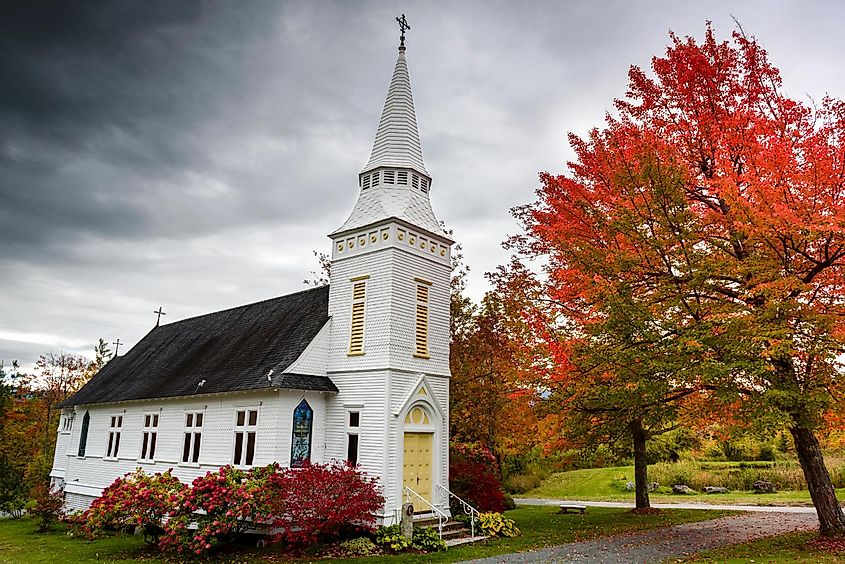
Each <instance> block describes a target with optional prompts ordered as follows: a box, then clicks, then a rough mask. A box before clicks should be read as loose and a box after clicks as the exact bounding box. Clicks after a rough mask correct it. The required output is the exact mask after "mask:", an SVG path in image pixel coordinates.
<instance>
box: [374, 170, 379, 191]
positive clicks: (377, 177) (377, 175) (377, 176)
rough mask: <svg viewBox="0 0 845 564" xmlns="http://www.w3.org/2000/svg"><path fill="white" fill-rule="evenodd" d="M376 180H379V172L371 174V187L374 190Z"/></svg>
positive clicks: (376, 184) (376, 183)
mask: <svg viewBox="0 0 845 564" xmlns="http://www.w3.org/2000/svg"><path fill="white" fill-rule="evenodd" d="M378 179H379V172H378V171H376V172H374V173H373V187H374V188H375V187H376V186H378Z"/></svg>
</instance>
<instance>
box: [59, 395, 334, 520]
mask: <svg viewBox="0 0 845 564" xmlns="http://www.w3.org/2000/svg"><path fill="white" fill-rule="evenodd" d="M328 395H332V394H325V393H321V392H302V391H294V390H278V391H270V390H268V391H260V392H245V393H230V394H215V395H209V396H205V397H190V398H174V399H163V400H148V401H138V402H123V403H120V404H113V405H97V406H87V407H86V406H77V407H76V410H77V411H76V417H75V421H74V428H73V431H72V432H71V433H70V434H69V435H64V434H63V433H60V435H62V436H66V437H67V438H66V439H63V440H66V441H67V444H69V446H70V449H69V450H68V449H67V447H65V448H63V449H57V451H56V453H57V454H56V461H55V462H54V465H53V471H52V472H51V475H53V476H55V477H63V478H64V481H65V491H66V493H67V496H66V504H67V508H68V509H69V510H73V509H84V508H85V507H87V505H88V503H90V502H91V501H92V500H93V499H94V497H96V496H97V495H99V492H101V491H102V489H103V488H105V487H106V486H108V485H109V484H111V483H112V482H113V481H114V480H115V479H116V478H118V477H120V476H123V475H124V474H126V473H128V472H132V471H133V470H135V469H136V468H139V467H140V468H143V469H144V470H145V471H146V472H148V473H155V472H163V471H165V470H167V469H171V468H172V469H173V474H174V475H175V476H177V477H178V478H179V479H180V480H181V481H183V482H185V483H190V482H191V481H193V480H194V479H195V478H197V477H198V476H202V475H204V474H205V473H206V472H209V471H214V470H217V469H218V468H220V467H221V466H225V465H226V464H231V463H232V462H233V456H234V428H235V413H236V411H238V410H239V409H258V411H259V415H258V425H257V440H256V450H255V459H254V461H253V465H254V466H263V465H266V464H269V463H271V462H278V463H279V464H280V465H282V466H287V465H288V464H289V462H290V434H291V427H292V424H293V410H294V408H295V407H296V406H297V405H298V404H299V402H300V401H301V400H302V399H303V398H305V399H307V401H308V403H309V405H310V406H311V408H312V409H313V410H314V423H313V428H312V451H311V459H312V460H313V461H315V462H323V461H324V455H325V421H326V397H327V396H328ZM86 410H87V411H88V412H89V413H90V417H91V419H90V424H89V428H88V442H87V447H86V454H85V457H84V458H79V457H78V456H77V452H78V447H79V437H80V432H79V430H80V428H81V422H82V417H83V416H84V414H85V411H86ZM188 411H191V412H197V411H201V412H203V414H204V415H203V425H202V443H201V445H202V446H201V449H200V458H199V463H198V464H193V463H187V464H184V463H182V462H181V460H182V447H183V437H184V432H185V413H186V412H188ZM147 413H158V414H159V425H158V430H157V433H158V435H157V440H156V453H155V461H154V462H148V461H141V460H140V459H139V457H140V453H141V441H142V433H143V431H144V416H145V414H147ZM112 415H122V416H123V427H122V429H121V437H120V450H119V453H118V457H117V460H112V459H106V458H104V455H105V454H106V447H107V443H108V433H109V422H110V417H111V416H112ZM60 438H61V437H60ZM62 464H64V466H62Z"/></svg>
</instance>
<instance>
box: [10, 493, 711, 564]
mask: <svg viewBox="0 0 845 564" xmlns="http://www.w3.org/2000/svg"><path fill="white" fill-rule="evenodd" d="M724 514H725V513H724V512H719V511H700V510H694V511H683V510H670V511H664V512H662V513H661V514H658V515H634V514H632V513H631V512H630V511H627V510H623V509H607V508H590V509H589V510H588V511H587V513H586V514H585V515H583V516H581V515H574V514H569V515H560V514H557V513H556V511H555V508H552V507H521V508H517V509H515V510H513V511H509V512H508V516H509V517H511V518H512V519H514V520H515V521H516V523H517V525H518V526H519V527H520V529H522V532H523V534H522V536H519V537H516V538H512V539H501V540H494V541H485V542H483V543H478V544H475V545H471V546H463V547H456V548H453V549H450V550H447V551H445V552H440V553H434V554H425V555H414V554H406V555H401V556H396V557H391V558H390V561H395V562H402V563H405V562H456V561H459V560H465V559H468V558H481V557H486V556H495V555H498V554H505V553H508V552H520V551H525V550H530V549H533V548H540V547H545V546H553V545H558V544H564V543H567V542H573V541H577V540H586V539H593V538H597V537H601V536H606V535H611V534H616V533H623V532H628V531H640V530H646V529H654V528H659V527H666V526H669V525H674V524H678V523H687V522H692V521H703V520H706V519H713V518H715V517H719V516H721V515H724ZM306 560H308V561H311V560H313V558H311V559H305V560H299V561H306ZM104 561H106V562H116V563H127V562H138V561H144V562H147V563H151V564H152V563H158V562H176V560H175V559H174V560H169V559H166V558H165V559H163V558H161V557H160V555H159V554H158V553H157V552H156V550H155V549H153V548H150V547H148V546H146V545H144V543H143V542H142V540H141V538H140V537H134V536H128V535H123V536H118V537H109V538H106V539H101V540H98V541H96V542H88V541H87V540H85V539H84V538H71V537H68V536H67V535H66V534H65V531H64V529H63V528H62V527H56V529H55V530H54V531H53V532H51V533H49V534H47V535H41V534H38V533H36V532H35V523H34V522H33V521H32V520H31V519H29V518H24V519H19V520H9V519H4V520H0V563H3V564H6V563H8V564H12V563H14V564H29V563H35V562H38V563H48V562H49V563H53V562H68V563H71V562H73V563H76V562H104ZM208 561H214V562H223V563H233V562H243V563H250V562H281V561H291V559H290V558H289V557H287V556H286V555H285V554H283V553H280V552H279V551H278V550H277V549H274V547H272V546H271V547H269V548H267V549H263V550H260V551H259V550H248V551H245V552H240V553H237V554H229V555H226V554H217V555H215V556H214V558H212V559H209V560H208ZM332 561H333V562H356V563H359V564H369V563H373V562H384V561H385V557H384V556H379V557H372V558H356V559H348V560H337V559H334V560H332Z"/></svg>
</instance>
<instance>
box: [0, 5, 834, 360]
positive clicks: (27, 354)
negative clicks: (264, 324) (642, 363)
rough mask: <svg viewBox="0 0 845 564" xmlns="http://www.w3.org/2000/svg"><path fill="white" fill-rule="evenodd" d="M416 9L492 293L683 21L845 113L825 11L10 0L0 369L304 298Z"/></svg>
mask: <svg viewBox="0 0 845 564" xmlns="http://www.w3.org/2000/svg"><path fill="white" fill-rule="evenodd" d="M837 10H838V11H839V12H840V13H839V14H838V16H839V17H837V14H836V13H835V12H836V11H837ZM402 12H405V13H406V14H407V16H408V20H409V21H410V23H411V25H412V29H411V31H410V32H409V34H408V41H407V43H408V61H409V67H410V72H411V82H412V85H413V91H414V98H415V102H416V108H417V117H418V121H419V126H420V134H421V138H422V145H423V153H424V155H425V160H426V165H427V167H428V168H429V170H430V171H431V172H432V174H433V175H434V184H433V187H432V191H431V197H432V202H433V206H434V209H435V212H436V214H437V215H438V217H439V218H440V219H443V220H445V221H446V222H447V224H448V225H449V226H450V227H452V228H453V229H454V232H455V238H456V239H457V240H458V241H460V242H461V243H462V244H463V246H464V255H465V257H466V260H467V262H468V263H469V265H470V266H471V267H472V268H473V271H472V274H471V279H470V290H471V292H472V293H473V297H475V298H478V297H480V295H481V293H482V292H483V291H484V289H485V287H486V286H485V282H484V281H483V273H484V272H485V271H489V270H493V269H494V268H495V267H496V265H497V264H501V263H502V262H503V261H505V260H507V255H506V254H505V252H504V251H502V250H501V249H500V247H499V243H500V241H502V240H503V239H505V237H506V236H507V235H508V233H513V232H514V231H515V230H516V226H515V225H514V222H513V220H512V218H511V217H510V216H509V214H508V209H509V208H510V207H511V206H514V205H518V204H522V203H525V202H527V201H529V200H531V199H532V193H533V189H534V188H535V186H536V185H537V176H536V175H537V172H538V171H540V170H549V171H551V172H554V173H559V172H563V171H564V170H565V167H566V164H565V163H566V160H567V159H568V158H571V151H570V150H569V148H568V145H567V142H566V133H567V132H569V131H574V132H575V133H577V134H581V135H583V134H584V133H586V132H587V131H588V130H589V128H590V127H593V126H596V125H600V124H601V122H602V120H603V117H604V113H605V112H606V111H607V110H611V109H612V100H613V98H615V97H618V96H622V95H624V92H625V89H626V82H627V81H626V74H627V70H628V66H629V65H631V64H637V65H641V66H644V67H648V65H649V62H650V59H651V56H652V55H654V54H659V53H661V52H662V51H663V50H664V49H665V46H666V44H667V39H668V38H667V31H668V30H669V29H673V30H675V31H676V32H678V33H680V34H681V35H685V34H692V35H695V36H699V37H700V35H701V33H702V32H703V29H704V22H705V21H706V20H708V19H711V20H714V22H715V25H716V29H717V33H718V34H719V36H720V37H728V36H729V34H730V31H731V30H732V29H733V25H734V24H733V22H732V21H731V18H730V15H731V14H734V15H736V16H737V17H738V18H739V19H740V20H741V21H742V22H743V24H744V25H745V26H746V29H747V30H748V31H749V32H751V33H754V34H757V35H759V37H761V38H762V39H763V41H764V45H765V46H766V47H767V48H768V49H769V51H770V54H771V55H772V59H773V62H774V63H775V64H777V65H779V66H781V68H782V70H783V71H784V79H785V80H784V82H785V87H786V89H787V90H788V92H789V93H790V94H792V95H793V96H801V95H803V93H804V92H807V93H810V94H811V95H814V96H815V97H816V98H819V97H820V96H821V95H822V94H824V93H825V92H830V93H831V94H833V95H835V96H837V97H840V98H842V97H845V87H844V86H843V85H844V84H845V77H843V76H842V72H841V69H842V66H841V65H840V64H839V58H840V56H841V52H842V50H843V49H845V43H843V42H845V39H843V36H842V34H840V33H839V32H838V28H837V27H836V26H837V25H838V22H839V21H840V20H841V16H842V15H843V14H842V13H841V12H842V8H840V7H838V6H834V5H831V4H830V3H827V4H823V3H819V4H818V5H815V6H814V5H813V3H812V2H801V3H799V2H797V1H794V2H790V1H786V2H782V3H775V4H773V3H770V2H758V3H754V2H751V3H745V4H742V5H735V3H732V2H729V1H727V0H725V1H720V0H714V1H713V2H708V3H697V4H692V3H683V2H677V1H674V0H672V1H670V0H656V1H651V0H650V1H648V2H645V1H642V2H622V1H621V0H620V1H607V2H601V3H595V2H586V1H583V2H581V1H574V0H573V1H566V0H564V1H541V0H535V1H530V0H529V1H525V2H519V3H517V2H511V1H506V0H490V1H484V2H481V1H472V0H467V1H465V2H464V1H462V2H425V1H419V2H414V3H412V4H408V3H395V2H391V1H390V0H386V1H381V0H379V1H375V0H373V1H367V0H361V1H355V2H350V1H340V0H337V1H330V0H312V1H305V0H302V1H276V0H266V1H259V0H253V1H228V0H204V1H194V0H167V1H164V0H144V1H131V0H119V1H113V0H112V1H104V0H102V1H98V0H85V1H66V0H65V1H58V0H57V1H53V2H48V1H46V0H43V1H31V0H23V1H17V0H12V1H11V2H6V3H4V6H3V9H2V12H0V359H5V360H7V361H8V360H11V359H13V358H17V359H19V360H21V361H22V362H23V363H25V364H26V363H31V362H32V361H33V360H34V359H35V358H36V357H37V353H40V352H47V351H49V350H50V349H65V350H70V351H79V350H87V351H90V348H91V347H93V344H94V343H95V342H96V339H97V337H105V338H106V339H107V340H109V341H112V340H114V339H115V338H117V337H120V339H121V340H122V341H123V342H125V343H127V345H129V346H131V345H132V344H134V342H135V341H137V339H139V338H140V337H142V336H143V335H144V334H145V333H146V332H147V331H148V330H149V328H150V327H151V324H152V323H153V322H154V321H155V318H154V316H153V315H152V310H153V309H155V308H157V307H158V306H159V305H163V306H164V307H165V309H166V310H167V311H168V313H169V314H168V317H167V321H175V320H178V319H181V318H184V317H187V316H190V315H195V314H201V313H205V312H208V311H214V310H216V309H220V308H223V307H229V306H234V305H238V304H243V303H247V302H250V301H255V300H259V299H265V298H268V297H271V296H276V295H280V294H283V293H287V292H290V291H295V290H297V289H300V288H301V280H302V279H303V278H304V277H306V276H307V275H308V273H309V271H311V270H314V269H315V268H316V262H315V261H314V259H313V257H312V250H322V251H325V250H328V245H327V239H326V238H325V234H326V233H328V232H330V231H332V230H333V229H335V228H336V227H338V226H339V225H340V224H341V223H342V222H343V220H344V219H345V217H346V215H347V214H348V213H349V211H350V210H351V208H352V204H353V202H354V199H355V197H356V194H357V185H356V174H357V172H358V171H359V170H360V169H361V167H362V166H363V165H364V163H365V162H366V160H367V156H368V154H369V150H370V147H371V144H372V140H373V134H374V133H375V129H376V126H377V123H378V118H379V113H380V111H381V108H382V104H383V102H384V95H385V93H386V91H387V85H388V82H389V79H390V72H391V70H392V68H393V64H394V62H395V57H396V42H397V39H398V38H397V33H396V29H395V25H394V21H393V18H394V17H395V16H397V15H398V14H400V13H402ZM818 13H825V14H826V17H825V18H823V19H819V18H817V17H815V14H818Z"/></svg>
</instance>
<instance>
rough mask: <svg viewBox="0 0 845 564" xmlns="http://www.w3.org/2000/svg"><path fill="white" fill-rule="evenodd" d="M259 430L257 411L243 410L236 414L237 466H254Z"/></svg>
mask: <svg viewBox="0 0 845 564" xmlns="http://www.w3.org/2000/svg"><path fill="white" fill-rule="evenodd" d="M257 428H258V410H257V409H241V410H237V411H236V412H235V458H234V463H235V466H239V465H241V464H243V465H244V466H252V460H253V458H254V457H255V438H256V432H257Z"/></svg>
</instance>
